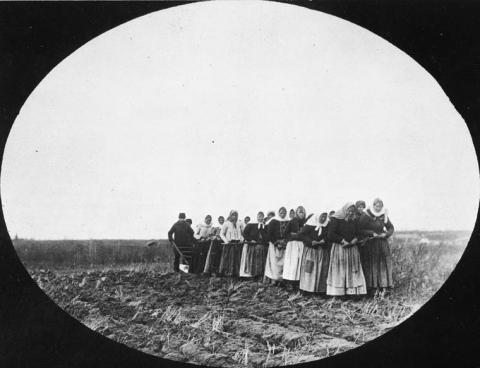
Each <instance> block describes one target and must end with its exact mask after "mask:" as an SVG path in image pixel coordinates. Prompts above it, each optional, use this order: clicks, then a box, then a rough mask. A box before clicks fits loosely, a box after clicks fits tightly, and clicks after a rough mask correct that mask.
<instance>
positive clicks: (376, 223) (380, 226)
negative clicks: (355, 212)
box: [358, 210, 395, 238]
mask: <svg viewBox="0 0 480 368" xmlns="http://www.w3.org/2000/svg"><path fill="white" fill-rule="evenodd" d="M394 231H395V228H394V227H393V224H392V223H391V222H390V219H388V221H387V223H386V224H385V216H384V215H382V216H379V217H375V215H374V214H373V213H372V212H370V210H367V211H366V212H364V213H363V214H362V216H360V219H359V220H358V232H359V234H360V235H362V236H365V237H368V236H372V235H373V233H377V234H382V233H386V234H387V238H389V237H390V236H392V234H393V232H394Z"/></svg>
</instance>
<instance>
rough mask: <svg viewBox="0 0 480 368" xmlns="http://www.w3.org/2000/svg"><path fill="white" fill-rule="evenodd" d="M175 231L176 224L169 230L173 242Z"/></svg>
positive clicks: (170, 239)
mask: <svg viewBox="0 0 480 368" xmlns="http://www.w3.org/2000/svg"><path fill="white" fill-rule="evenodd" d="M174 232H175V224H173V225H172V227H171V228H170V230H168V240H169V241H171V242H172V241H173V234H174Z"/></svg>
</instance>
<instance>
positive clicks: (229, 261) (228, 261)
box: [220, 243, 243, 276]
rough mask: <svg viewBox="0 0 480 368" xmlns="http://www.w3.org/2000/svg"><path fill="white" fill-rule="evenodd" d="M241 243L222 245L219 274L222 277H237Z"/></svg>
mask: <svg viewBox="0 0 480 368" xmlns="http://www.w3.org/2000/svg"><path fill="white" fill-rule="evenodd" d="M242 249H243V243H229V244H224V246H223V251H222V259H221V261H220V273H221V274H222V275H224V276H238V275H239V273H240V261H241V258H242Z"/></svg>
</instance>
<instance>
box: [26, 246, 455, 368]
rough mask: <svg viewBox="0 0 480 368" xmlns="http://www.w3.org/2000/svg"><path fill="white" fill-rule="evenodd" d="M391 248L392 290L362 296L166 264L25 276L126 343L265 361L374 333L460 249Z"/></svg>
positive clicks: (213, 361) (305, 354) (422, 297)
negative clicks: (174, 269) (314, 292)
mask: <svg viewBox="0 0 480 368" xmlns="http://www.w3.org/2000/svg"><path fill="white" fill-rule="evenodd" d="M391 250H392V256H393V259H394V265H395V268H394V270H395V272H394V279H395V291H394V293H393V294H392V295H390V296H384V295H381V294H378V295H376V296H375V297H374V298H364V299H361V300H351V299H350V300H339V299H331V298H322V297H319V296H310V295H303V294H301V293H295V292H288V291H286V290H285V289H283V288H280V287H277V286H272V285H266V284H263V283H257V282H254V281H237V280H232V279H230V278H210V277H206V276H197V275H191V274H183V273H171V272H169V271H170V265H169V264H165V263H147V264H130V265H123V266H116V267H113V268H112V267H108V266H105V265H103V266H97V267H94V268H93V269H85V268H83V269H75V270H69V269H56V270H55V269H46V268H45V269H39V268H38V267H32V268H30V273H31V276H32V278H33V279H34V280H35V281H36V282H37V283H38V284H39V285H40V287H41V288H42V289H43V290H44V291H45V292H46V293H47V295H49V296H50V297H51V298H52V299H53V300H54V301H55V302H56V303H58V304H59V305H60V306H61V307H62V308H63V309H64V310H66V311H67V312H68V313H70V314H71V315H72V316H74V317H76V318H77V319H79V320H80V321H82V322H83V323H84V324H85V325H86V326H88V327H89V328H91V329H92V330H94V331H97V332H99V333H101V334H103V335H105V336H107V337H109V338H111V339H113V340H115V341H117V342H120V343H123V344H125V345H127V346H130V347H133V348H136V349H139V350H142V351H144V352H147V353H150V354H153V355H158V356H161V357H164V358H167V359H172V360H177V361H184V362H191V363H197V364H203V365H210V366H224V367H269V366H278V365H287V364H295V363H301V362H306V361H311V360H317V359H321V358H324V357H328V356H331V355H334V354H337V353H340V352H343V351H346V350H349V349H351V348H354V347H356V346H359V345H361V344H363V343H364V342H367V341H370V340H372V339H374V338H376V337H378V336H380V335H382V334H383V333H385V332H386V331H388V330H390V329H391V328H393V327H394V326H396V325H397V324H398V323H400V322H402V321H403V320H405V319H406V318H408V317H409V316H410V315H411V314H412V313H414V312H415V311H416V310H417V309H418V308H419V307H420V306H421V305H422V304H423V303H424V302H425V301H426V300H427V299H428V298H430V297H431V296H432V295H433V293H434V292H436V290H438V288H439V287H440V286H441V284H442V283H443V282H444V281H445V279H446V277H447V276H448V274H449V273H450V272H451V271H452V269H453V266H454V265H455V263H456V261H457V260H458V258H459V256H460V253H461V248H456V247H452V246H450V245H449V244H448V243H441V244H437V245H436V246H433V247H432V246H429V245H425V244H418V243H414V242H409V241H408V239H407V240H406V241H396V242H394V244H392V245H391Z"/></svg>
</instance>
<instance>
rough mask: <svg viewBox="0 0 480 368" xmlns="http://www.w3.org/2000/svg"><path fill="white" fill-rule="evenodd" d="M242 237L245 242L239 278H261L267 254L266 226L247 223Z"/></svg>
mask: <svg viewBox="0 0 480 368" xmlns="http://www.w3.org/2000/svg"><path fill="white" fill-rule="evenodd" d="M243 237H244V238H245V240H246V241H247V242H252V243H245V245H244V246H243V252H242V258H241V266H240V267H243V269H242V270H241V271H243V272H241V273H240V276H252V277H256V276H261V275H263V274H264V272H265V262H266V259H267V252H268V233H267V229H266V226H265V225H264V224H262V225H261V228H260V229H259V226H258V223H249V224H248V225H247V226H245V229H244V230H243Z"/></svg>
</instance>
